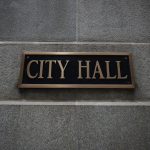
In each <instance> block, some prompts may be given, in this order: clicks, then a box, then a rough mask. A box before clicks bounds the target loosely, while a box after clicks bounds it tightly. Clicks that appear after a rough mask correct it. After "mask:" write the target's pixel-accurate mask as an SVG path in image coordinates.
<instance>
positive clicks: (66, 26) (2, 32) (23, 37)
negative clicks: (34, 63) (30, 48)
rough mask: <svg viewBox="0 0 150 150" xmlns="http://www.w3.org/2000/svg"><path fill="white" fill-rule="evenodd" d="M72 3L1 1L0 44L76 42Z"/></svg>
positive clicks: (65, 1)
mask: <svg viewBox="0 0 150 150" xmlns="http://www.w3.org/2000/svg"><path fill="white" fill-rule="evenodd" d="M75 15H76V1H75V0H61V1H60V0H50V1H48V0H44V1H42V0H26V1H22V0H21V1H18V0H1V1H0V18H1V20H0V40H1V41H75V36H76V35H75V33H76V16H75Z"/></svg>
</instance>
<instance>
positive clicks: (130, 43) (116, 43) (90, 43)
mask: <svg viewBox="0 0 150 150" xmlns="http://www.w3.org/2000/svg"><path fill="white" fill-rule="evenodd" d="M5 44H35V45H36V44H68V45H71V44H76V45H80V44H82V45H87V44H89V45H101V44H102V45H105V44H108V45H150V43H136V42H77V41H74V42H36V41H35V42H30V41H0V45H5Z"/></svg>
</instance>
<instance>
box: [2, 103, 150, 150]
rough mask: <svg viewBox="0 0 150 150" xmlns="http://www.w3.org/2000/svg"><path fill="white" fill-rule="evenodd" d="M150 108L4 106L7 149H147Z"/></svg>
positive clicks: (3, 122) (4, 148) (3, 147)
mask: <svg viewBox="0 0 150 150" xmlns="http://www.w3.org/2000/svg"><path fill="white" fill-rule="evenodd" d="M149 116H150V107H146V106H137V107H135V106H2V105H1V106H0V135H1V136H0V148H1V149H3V150H35V149H36V150H41V149H42V150H47V149H50V150H70V149H71V150H77V149H78V150H95V149H102V150H108V149H121V150H126V149H129V150H145V149H149V147H150V141H149V139H150V118H149Z"/></svg>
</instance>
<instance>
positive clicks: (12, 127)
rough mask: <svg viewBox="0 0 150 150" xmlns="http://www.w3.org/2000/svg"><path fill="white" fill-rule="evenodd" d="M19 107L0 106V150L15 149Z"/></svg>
mask: <svg viewBox="0 0 150 150" xmlns="http://www.w3.org/2000/svg"><path fill="white" fill-rule="evenodd" d="M19 116H20V106H0V149H2V150H15V149H16V148H17V143H16V142H17V141H16V139H17V134H18V133H17V128H18V118H19Z"/></svg>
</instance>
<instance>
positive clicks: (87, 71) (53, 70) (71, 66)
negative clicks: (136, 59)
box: [18, 52, 134, 88]
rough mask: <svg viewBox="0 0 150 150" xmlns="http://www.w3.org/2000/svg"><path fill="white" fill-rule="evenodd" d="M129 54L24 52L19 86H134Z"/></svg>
mask: <svg viewBox="0 0 150 150" xmlns="http://www.w3.org/2000/svg"><path fill="white" fill-rule="evenodd" d="M132 70H133V69H132V64H131V55H130V54H129V53H120V52H111V53H107V52H91V53H89V52H25V53H24V55H23V62H22V68H21V77H20V83H19V86H18V87H19V88H134V82H133V71H132Z"/></svg>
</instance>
